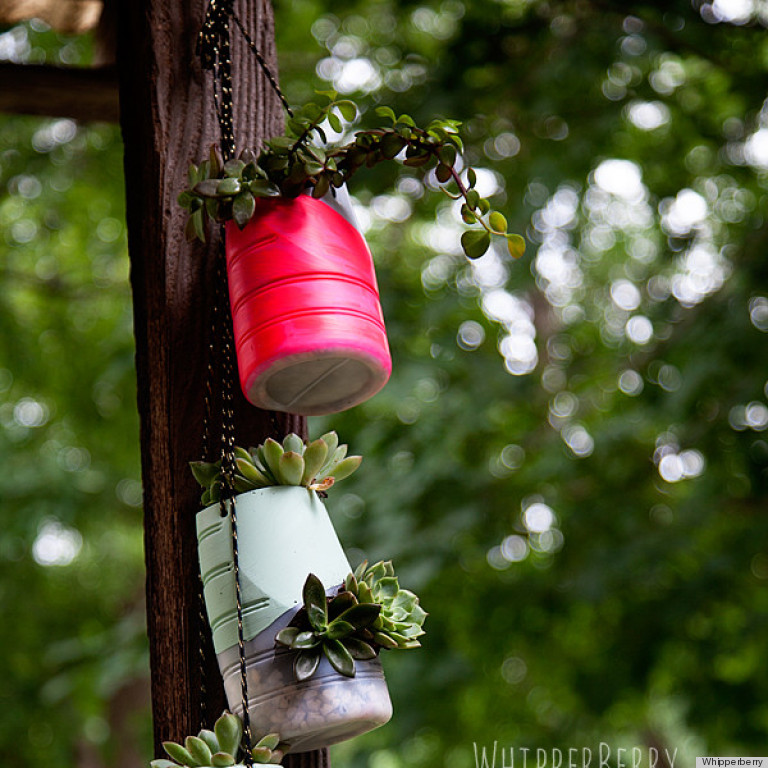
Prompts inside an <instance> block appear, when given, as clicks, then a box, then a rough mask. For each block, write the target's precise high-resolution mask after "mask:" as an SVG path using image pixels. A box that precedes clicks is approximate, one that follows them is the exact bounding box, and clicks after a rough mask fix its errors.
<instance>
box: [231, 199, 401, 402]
mask: <svg viewBox="0 0 768 768" xmlns="http://www.w3.org/2000/svg"><path fill="white" fill-rule="evenodd" d="M335 192H336V196H335V197H328V196H326V199H327V200H328V202H326V199H323V200H315V199H314V198H312V197H310V196H309V195H301V196H299V197H298V198H295V199H285V198H260V199H258V200H257V201H256V212H255V213H254V216H253V218H252V219H251V221H250V222H249V223H248V224H247V226H246V227H245V228H244V229H243V230H240V229H239V228H238V227H237V225H236V224H234V222H228V223H227V234H226V251H227V277H228V281H229V297H230V304H231V307H232V322H233V327H234V335H235V347H236V350H237V363H238V369H239V373H240V384H241V386H242V388H243V392H244V394H245V396H246V398H247V399H248V400H249V401H250V402H251V403H253V405H255V406H257V407H259V408H264V409H267V410H275V411H287V412H290V413H299V414H303V415H307V416H316V415H320V414H324V413H335V412H337V411H343V410H345V409H347V408H351V407H352V406H354V405H357V404H359V403H362V402H363V401H365V400H367V399H368V398H370V397H372V396H373V395H375V394H376V393H377V392H378V391H379V390H380V389H381V388H382V387H383V386H384V385H385V384H386V382H387V380H388V379H389V375H390V373H391V371H392V361H391V358H390V354H389V345H388V343H387V335H386V330H385V328H384V318H383V315H382V312H381V304H380V302H379V291H378V287H377V285H376V274H375V272H374V268H373V259H372V258H371V252H370V250H369V249H368V245H367V244H366V242H365V239H364V238H363V236H362V235H361V234H360V232H359V231H358V229H357V227H356V226H355V225H354V223H353V221H354V220H353V219H352V218H351V217H352V214H351V209H350V208H349V206H348V204H347V203H348V201H347V200H346V192H345V191H344V190H336V191H335Z"/></svg>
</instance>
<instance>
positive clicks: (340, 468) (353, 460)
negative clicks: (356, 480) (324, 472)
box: [331, 456, 363, 482]
mask: <svg viewBox="0 0 768 768" xmlns="http://www.w3.org/2000/svg"><path fill="white" fill-rule="evenodd" d="M362 460H363V457H362V456H347V458H346V459H343V460H342V461H340V462H339V463H338V464H336V466H335V467H333V469H332V470H331V471H332V473H333V477H334V479H335V480H336V482H338V481H339V480H343V479H344V478H345V477H349V476H350V475H351V474H352V473H353V472H354V471H355V470H356V469H357V468H358V467H359V466H360V462H361V461H362Z"/></svg>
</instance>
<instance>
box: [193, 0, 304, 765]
mask: <svg viewBox="0 0 768 768" xmlns="http://www.w3.org/2000/svg"><path fill="white" fill-rule="evenodd" d="M232 19H234V20H235V23H236V24H237V27H238V28H239V30H240V32H241V33H242V35H243V37H244V39H245V41H246V43H247V45H248V47H249V48H250V50H251V51H252V53H253V54H254V55H255V56H256V60H257V62H258V64H259V66H260V67H261V71H262V72H263V74H264V75H265V76H266V78H267V80H268V82H269V84H270V86H271V87H272V88H273V90H274V91H275V93H276V94H277V95H278V97H279V98H280V101H281V102H282V104H283V106H284V107H285V109H286V110H287V112H288V114H290V115H291V116H292V115H293V113H292V112H291V110H290V107H289V106H288V102H287V101H286V99H285V96H284V95H283V93H282V91H281V90H280V87H279V86H278V84H277V80H276V78H275V76H274V75H273V74H272V72H271V70H270V68H269V66H268V65H267V63H266V61H265V60H264V58H263V57H262V55H261V53H260V52H259V50H258V49H257V47H256V45H255V43H254V42H253V40H252V39H251V37H250V36H249V35H248V33H247V32H246V30H245V28H244V27H243V24H242V23H241V21H240V19H239V18H238V17H237V16H236V15H235V13H234V1H233V0H210V2H209V4H208V9H207V11H206V15H205V21H204V24H203V27H202V29H201V30H200V35H199V38H198V53H199V55H200V58H201V63H202V66H203V69H206V70H211V71H212V72H213V98H214V107H215V110H216V116H217V119H218V123H219V130H220V134H221V153H222V156H223V157H224V160H225V161H226V160H229V159H231V158H233V157H234V156H235V149H236V142H235V134H234V125H233V87H232V58H231V40H230V25H231V20H232ZM215 284H216V287H215V297H214V305H213V311H212V321H211V339H210V343H209V347H208V371H207V381H206V384H205V393H204V397H205V413H204V423H203V453H204V455H205V457H206V458H208V457H209V456H210V452H211V443H212V435H211V423H212V421H213V402H214V391H213V382H214V380H215V379H216V364H218V368H219V369H218V373H219V377H218V380H219V392H218V394H219V397H220V399H221V411H220V414H219V415H220V426H221V432H220V444H219V451H218V455H219V458H220V460H221V474H222V477H223V481H222V488H221V501H220V510H221V514H222V516H226V515H227V514H229V516H230V519H231V524H232V559H233V568H234V577H235V600H236V603H237V640H238V652H239V658H240V684H241V696H242V706H243V718H242V719H243V744H244V747H245V757H244V760H245V763H246V765H249V766H250V765H252V764H253V758H252V755H251V751H250V750H251V743H252V735H251V724H250V715H249V711H248V679H247V667H246V659H245V642H244V629H243V606H242V592H241V585H240V563H239V545H238V530H237V505H236V501H235V494H234V476H235V469H236V464H235V422H234V419H235V414H234V402H235V401H234V379H235V348H234V339H233V334H232V318H231V312H230V308H229V300H228V290H227V276H226V254H225V249H224V226H223V225H222V227H221V231H220V237H219V248H218V250H217V258H216V280H215ZM217 341H218V342H220V346H219V347H218V348H217V346H216V342H217ZM217 353H218V354H217ZM227 503H229V511H228V510H227ZM199 598H200V600H199V610H200V617H199V628H200V637H199V643H200V645H199V649H200V663H201V666H202V668H203V671H202V673H201V682H202V699H201V704H200V711H201V721H202V722H203V724H205V721H206V718H207V713H206V706H205V696H206V681H205V667H206V664H205V661H206V659H205V646H206V638H205V635H204V632H205V631H206V628H207V622H206V621H205V615H204V614H205V611H204V596H203V585H202V579H201V580H200V590H199Z"/></svg>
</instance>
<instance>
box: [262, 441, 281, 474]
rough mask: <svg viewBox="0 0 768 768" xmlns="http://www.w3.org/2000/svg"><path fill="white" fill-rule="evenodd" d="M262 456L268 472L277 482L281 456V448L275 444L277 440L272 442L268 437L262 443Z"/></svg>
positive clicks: (278, 444)
mask: <svg viewBox="0 0 768 768" xmlns="http://www.w3.org/2000/svg"><path fill="white" fill-rule="evenodd" d="M262 452H263V456H264V461H266V463H267V467H268V468H269V471H270V472H271V473H272V476H273V477H274V478H275V479H276V480H277V479H279V478H280V457H281V456H282V455H283V453H284V451H283V446H282V445H280V443H278V442H277V440H273V439H272V438H271V437H268V438H267V439H266V440H265V441H264V445H263V449H262Z"/></svg>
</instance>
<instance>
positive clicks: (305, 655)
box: [293, 647, 321, 682]
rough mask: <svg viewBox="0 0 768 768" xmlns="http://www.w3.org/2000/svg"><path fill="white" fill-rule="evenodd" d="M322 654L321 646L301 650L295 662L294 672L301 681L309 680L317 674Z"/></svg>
mask: <svg viewBox="0 0 768 768" xmlns="http://www.w3.org/2000/svg"><path fill="white" fill-rule="evenodd" d="M320 655H321V651H320V648H319V647H317V648H313V649H312V650H309V651H299V653H298V654H297V655H296V660H295V661H294V662H293V674H294V676H295V678H296V679H297V680H298V681H299V682H302V681H303V680H309V678H310V677H312V675H314V674H315V671H316V670H317V666H318V664H320Z"/></svg>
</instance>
